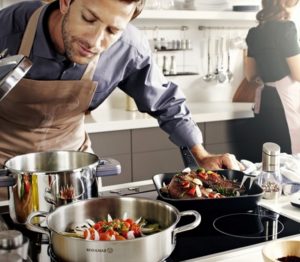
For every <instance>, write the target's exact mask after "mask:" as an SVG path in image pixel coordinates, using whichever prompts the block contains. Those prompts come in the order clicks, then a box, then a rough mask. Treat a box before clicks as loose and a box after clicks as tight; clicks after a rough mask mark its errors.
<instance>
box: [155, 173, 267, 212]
mask: <svg viewBox="0 0 300 262" xmlns="http://www.w3.org/2000/svg"><path fill="white" fill-rule="evenodd" d="M207 173H208V174H207ZM205 176H207V177H208V178H206V179H205ZM210 176H211V177H212V178H209V177H210ZM245 176H247V175H245V174H244V173H243V172H240V171H235V170H218V171H203V170H202V169H198V170H191V175H188V174H187V173H186V171H185V170H183V172H178V173H162V174H156V175H154V176H153V178H152V179H153V183H154V185H155V188H156V190H157V193H158V198H159V199H161V200H163V201H166V202H167V203H170V204H172V205H174V206H175V207H177V208H178V209H179V210H187V209H194V210H197V211H199V212H201V213H202V214H204V213H207V212H224V211H226V212H233V211H245V210H250V209H254V208H255V207H256V206H257V203H258V201H259V200H260V199H261V198H262V195H263V189H262V188H261V187H260V186H259V185H258V184H257V183H256V182H253V183H251V182H250V179H247V180H246V182H245V183H243V184H242V181H243V178H244V177H245ZM219 179H220V180H219ZM220 181H222V182H220Z"/></svg>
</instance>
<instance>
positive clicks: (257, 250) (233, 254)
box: [101, 180, 300, 262]
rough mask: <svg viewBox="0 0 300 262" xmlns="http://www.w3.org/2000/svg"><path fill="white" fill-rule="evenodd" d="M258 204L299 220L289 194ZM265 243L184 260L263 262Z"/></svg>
mask: <svg viewBox="0 0 300 262" xmlns="http://www.w3.org/2000/svg"><path fill="white" fill-rule="evenodd" d="M150 184H153V182H152V180H145V181H139V182H132V183H126V184H121V185H113V186H106V187H103V188H102V190H101V191H110V190H112V191H113V190H116V189H125V188H128V187H131V188H134V187H139V186H144V185H150ZM259 205H261V206H263V207H266V208H268V209H270V210H272V211H275V212H277V213H279V214H281V215H284V216H286V217H288V218H291V219H293V220H295V221H297V222H300V208H297V207H294V206H292V205H291V204H290V196H281V197H280V200H279V201H278V202H276V203H275V202H273V201H272V200H264V199H262V200H261V201H260V202H259ZM281 239H297V240H300V234H298V235H294V236H289V237H285V238H281ZM265 244H266V243H265V242H264V243H260V244H256V245H252V246H247V247H244V248H238V249H234V250H230V251H225V252H221V253H217V254H212V255H208V256H203V257H200V258H195V259H190V260H186V262H196V261H201V262H241V261H243V262H253V261H255V262H263V257H262V254H261V252H262V248H263V246H264V245H265Z"/></svg>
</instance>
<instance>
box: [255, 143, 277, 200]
mask: <svg viewBox="0 0 300 262" xmlns="http://www.w3.org/2000/svg"><path fill="white" fill-rule="evenodd" d="M258 184H259V185H260V186H261V187H262V188H263V190H264V194H263V198H265V199H273V200H278V198H279V197H280V195H281V192H282V176H281V173H280V146H279V145H277V144H275V143H270V142H268V143H264V144H263V151H262V172H261V173H260V174H259V176H258Z"/></svg>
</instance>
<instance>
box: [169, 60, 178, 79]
mask: <svg viewBox="0 0 300 262" xmlns="http://www.w3.org/2000/svg"><path fill="white" fill-rule="evenodd" d="M176 67H177V66H176V57H175V56H174V55H172V56H171V64H170V75H176V74H177V69H176Z"/></svg>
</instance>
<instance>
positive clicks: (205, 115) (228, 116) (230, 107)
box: [85, 102, 254, 133]
mask: <svg viewBox="0 0 300 262" xmlns="http://www.w3.org/2000/svg"><path fill="white" fill-rule="evenodd" d="M188 105H189V109H190V111H191V113H192V117H193V120H194V121H195V122H197V123H202V122H212V121H224V120H233V119H240V118H251V117H253V116H254V115H253V111H252V106H253V103H232V102H199V103H189V104H188ZM85 127H86V131H87V132H88V133H97V132H108V131H118V130H128V129H138V128H149V127H158V123H157V121H156V119H154V118H153V117H151V116H149V115H148V114H145V113H140V112H138V111H126V110H125V109H122V108H101V106H100V107H99V108H97V109H96V110H94V111H92V112H91V113H90V114H87V115H86V118H85Z"/></svg>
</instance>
